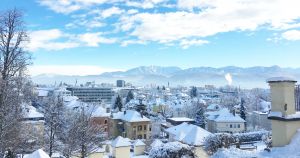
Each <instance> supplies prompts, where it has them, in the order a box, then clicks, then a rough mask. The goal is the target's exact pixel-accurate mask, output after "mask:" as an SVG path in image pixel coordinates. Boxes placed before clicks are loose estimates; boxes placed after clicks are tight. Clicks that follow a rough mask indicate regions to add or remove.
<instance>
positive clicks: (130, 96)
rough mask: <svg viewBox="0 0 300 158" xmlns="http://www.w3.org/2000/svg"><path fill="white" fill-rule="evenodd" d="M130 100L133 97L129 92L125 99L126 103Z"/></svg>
mask: <svg viewBox="0 0 300 158" xmlns="http://www.w3.org/2000/svg"><path fill="white" fill-rule="evenodd" d="M131 99H134V95H133V93H132V91H131V90H130V91H129V92H128V94H127V97H126V103H128V102H130V100H131Z"/></svg>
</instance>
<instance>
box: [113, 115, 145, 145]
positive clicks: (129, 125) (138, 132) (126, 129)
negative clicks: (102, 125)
mask: <svg viewBox="0 0 300 158" xmlns="http://www.w3.org/2000/svg"><path fill="white" fill-rule="evenodd" d="M150 123H151V122H150V119H148V118H147V117H145V116H143V115H142V114H140V113H139V112H137V111H134V110H126V111H124V112H117V113H112V115H111V116H110V127H109V134H110V136H111V137H117V136H123V137H127V138H129V139H133V140H134V139H149V138H150V137H151V124H150Z"/></svg>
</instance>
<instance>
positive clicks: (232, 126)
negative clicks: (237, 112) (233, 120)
mask: <svg viewBox="0 0 300 158" xmlns="http://www.w3.org/2000/svg"><path fill="white" fill-rule="evenodd" d="M227 126H228V125H227ZM229 128H241V125H240V124H230V125H229Z"/></svg>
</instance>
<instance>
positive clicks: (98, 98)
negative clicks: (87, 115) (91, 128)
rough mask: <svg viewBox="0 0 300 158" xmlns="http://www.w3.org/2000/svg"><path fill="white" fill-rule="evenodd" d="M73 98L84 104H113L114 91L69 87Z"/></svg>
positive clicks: (109, 89) (102, 88)
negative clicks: (75, 97)
mask: <svg viewBox="0 0 300 158" xmlns="http://www.w3.org/2000/svg"><path fill="white" fill-rule="evenodd" d="M67 90H69V91H71V95H72V96H77V97H78V99H79V100H80V101H82V102H96V103H99V102H105V103H111V102H112V99H113V96H114V91H113V90H112V88H104V87H68V88H67Z"/></svg>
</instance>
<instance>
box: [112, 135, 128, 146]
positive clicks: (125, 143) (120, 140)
mask: <svg viewBox="0 0 300 158" xmlns="http://www.w3.org/2000/svg"><path fill="white" fill-rule="evenodd" d="M130 145H131V143H130V142H129V141H128V139H125V138H123V137H121V136H118V137H117V138H116V139H115V140H113V141H112V143H111V146H113V147H126V146H130Z"/></svg>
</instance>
